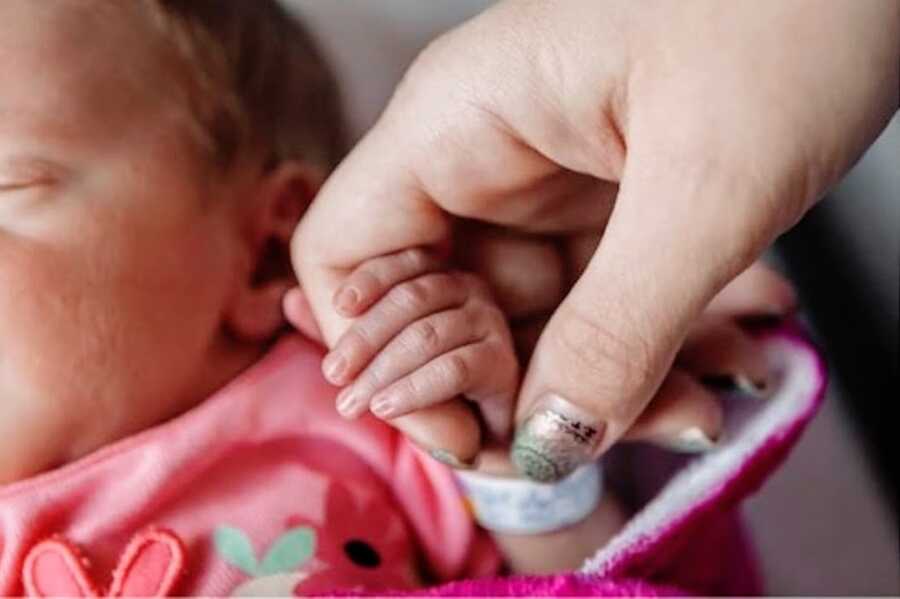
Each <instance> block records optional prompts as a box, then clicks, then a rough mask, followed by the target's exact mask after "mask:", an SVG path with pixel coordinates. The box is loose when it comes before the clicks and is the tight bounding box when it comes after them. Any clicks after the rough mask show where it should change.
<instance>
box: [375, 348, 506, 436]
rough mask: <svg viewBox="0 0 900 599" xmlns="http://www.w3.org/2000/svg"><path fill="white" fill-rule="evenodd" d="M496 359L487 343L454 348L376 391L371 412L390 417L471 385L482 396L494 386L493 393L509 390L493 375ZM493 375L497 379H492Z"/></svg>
mask: <svg viewBox="0 0 900 599" xmlns="http://www.w3.org/2000/svg"><path fill="white" fill-rule="evenodd" d="M496 362H497V352H496V351H494V348H493V347H492V346H491V344H490V343H487V342H480V343H473V344H469V345H466V346H463V347H461V348H458V349H456V350H454V351H452V352H449V353H446V354H444V355H442V356H440V357H438V358H436V359H434V360H432V361H431V362H429V363H428V364H426V365H425V366H423V367H422V368H420V369H418V370H416V371H415V372H413V373H412V374H410V375H409V376H407V377H404V378H403V379H401V380H399V381H397V382H396V383H394V384H393V385H390V386H389V387H387V388H386V389H384V390H382V391H380V392H378V393H377V394H376V395H375V396H374V397H373V398H372V412H373V413H374V414H375V415H376V416H378V417H379V418H384V419H390V418H396V417H397V416H401V415H403V414H407V413H409V412H412V411H414V410H418V409H421V408H424V407H426V406H430V405H433V404H436V403H440V402H443V401H447V400H448V399H451V398H453V397H456V396H458V395H465V394H466V393H467V392H468V391H469V390H470V389H473V388H477V389H478V390H479V393H480V394H481V395H482V396H483V397H485V398H487V397H489V396H490V395H492V392H493V391H495V390H496V393H497V394H499V393H500V392H502V391H504V390H509V387H510V385H508V384H506V383H507V381H502V380H499V377H496V376H495V375H496V374H497V373H498V372H500V369H498V364H496ZM495 378H497V379H498V380H496V381H495V380H494V379H495ZM495 383H496V384H495ZM513 386H514V383H513ZM512 391H513V392H514V388H513V389H512ZM508 403H511V402H508ZM511 409H512V408H511V406H510V407H509V410H510V412H509V414H508V416H507V419H509V418H510V416H511Z"/></svg>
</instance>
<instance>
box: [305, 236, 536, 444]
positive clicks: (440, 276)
mask: <svg viewBox="0 0 900 599" xmlns="http://www.w3.org/2000/svg"><path fill="white" fill-rule="evenodd" d="M440 267H441V264H440V262H439V261H438V260H437V259H436V258H434V257H433V256H431V255H429V254H428V253H426V252H425V251H423V250H420V249H413V250H405V251H402V252H398V253H396V254H390V255H386V256H380V257H377V258H373V259H371V260H368V261H367V262H364V263H363V264H362V265H360V266H359V267H358V268H356V270H354V271H353V272H352V273H351V274H350V275H349V276H348V277H347V279H346V280H345V281H344V283H343V284H342V285H341V287H340V288H338V290H337V292H336V293H335V299H334V303H335V308H336V309H337V310H338V312H340V313H341V314H342V315H343V316H345V317H348V318H355V321H354V322H353V324H352V325H351V326H350V328H349V329H347V331H346V332H345V333H344V334H343V335H342V336H341V337H340V339H339V340H338V341H337V343H336V344H335V346H334V348H333V349H332V350H331V352H330V353H329V354H328V355H327V356H326V357H325V360H324V361H323V363H322V370H323V373H324V374H325V377H326V378H327V379H328V380H329V381H330V382H331V383H332V384H334V385H339V386H343V385H347V387H346V388H345V389H344V390H343V391H342V392H341V393H340V395H338V398H337V408H338V410H339V411H340V413H341V414H342V415H344V416H345V417H348V418H354V417H357V416H359V415H361V414H363V413H364V412H365V411H366V410H371V411H372V412H373V413H374V414H375V415H376V416H378V417H379V418H383V419H386V420H390V419H394V418H397V417H399V416H403V415H405V414H408V413H410V412H413V411H415V410H420V409H422V408H427V407H429V406H434V405H436V404H439V403H442V402H445V401H448V400H451V399H453V398H455V397H457V396H463V397H465V398H466V399H469V400H471V401H473V402H475V403H477V404H478V406H479V408H480V410H481V414H482V417H483V421H484V424H485V425H486V428H487V431H488V432H489V433H490V434H491V435H492V436H493V437H494V438H495V439H505V438H507V437H508V435H509V432H510V428H511V426H512V412H513V403H514V400H515V396H516V392H517V390H518V385H519V366H518V361H517V359H516V355H515V351H514V348H513V341H512V336H511V334H510V332H509V327H508V325H507V322H506V318H505V316H504V314H503V313H502V312H501V311H500V309H499V308H498V307H497V305H496V304H495V303H494V301H493V299H492V297H491V295H490V292H489V290H488V287H487V285H486V284H484V283H483V282H482V281H481V280H480V279H479V278H478V277H476V276H475V275H472V274H468V273H463V272H449V271H441V270H440Z"/></svg>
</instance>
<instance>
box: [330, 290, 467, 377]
mask: <svg viewBox="0 0 900 599" xmlns="http://www.w3.org/2000/svg"><path fill="white" fill-rule="evenodd" d="M454 276H455V275H452V274H444V273H439V274H431V275H425V276H423V277H419V278H417V279H415V280H413V281H408V282H406V283H401V284H400V285H398V286H396V287H394V288H393V289H391V290H390V291H389V292H388V293H387V294H386V295H385V296H384V297H383V298H381V299H380V300H379V301H378V303H376V304H375V305H374V306H372V308H370V309H369V310H368V311H367V312H366V313H365V314H363V315H362V316H361V317H359V318H358V319H357V320H356V322H354V323H353V324H352V325H351V327H350V328H349V329H348V330H347V331H346V332H345V333H344V334H343V335H342V336H341V338H340V339H338V342H337V343H336V344H335V346H334V348H333V349H332V350H331V352H330V353H329V354H328V355H327V356H326V357H325V360H324V361H323V363H322V371H323V373H324V374H325V377H326V378H327V379H328V380H329V382H331V383H332V384H335V385H343V384H346V383H347V382H349V381H351V380H353V377H355V376H356V375H357V374H358V373H359V372H360V371H361V370H362V369H363V368H365V367H366V365H368V364H369V362H370V361H371V360H372V359H373V358H374V357H375V355H376V354H377V353H378V352H379V351H381V349H382V348H383V347H384V346H385V345H387V343H388V342H389V341H390V340H391V339H393V338H394V337H395V336H396V335H397V334H398V333H399V332H400V331H402V330H404V329H405V328H406V327H407V326H409V325H410V324H411V323H413V322H415V321H417V320H419V319H421V318H424V317H426V316H428V315H430V314H434V313H435V312H440V311H442V310H446V309H448V308H453V307H456V306H459V305H461V304H463V303H464V302H465V301H466V299H467V298H468V293H469V292H468V289H467V288H466V287H465V286H462V285H459V283H458V281H457V280H456V279H455V278H454Z"/></svg>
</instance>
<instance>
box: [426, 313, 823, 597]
mask: <svg viewBox="0 0 900 599" xmlns="http://www.w3.org/2000/svg"><path fill="white" fill-rule="evenodd" d="M758 335H759V337H760V339H761V340H762V341H763V345H764V348H765V349H764V351H765V354H766V356H767V358H768V359H769V361H770V363H771V364H772V367H773V368H774V369H776V370H777V372H778V373H779V382H778V386H777V389H776V391H775V392H774V394H773V395H772V396H771V397H770V398H768V399H766V400H753V399H749V398H747V397H746V396H743V397H738V396H734V397H726V398H725V399H724V401H725V404H726V413H727V416H726V434H725V436H724V437H723V442H722V443H721V446H720V447H718V448H717V449H715V450H713V451H712V452H710V453H707V454H704V455H702V456H699V457H696V458H693V459H690V460H685V459H684V458H680V459H679V461H678V462H677V463H676V462H673V460H674V458H672V457H671V456H665V455H664V454H662V453H661V452H657V453H656V454H655V455H654V454H653V450H650V449H645V450H643V451H644V454H643V455H641V456H640V460H642V461H638V460H636V459H632V460H631V462H630V463H631V464H634V463H640V464H641V472H640V475H641V476H640V478H641V479H647V480H643V481H642V484H643V485H644V486H645V487H646V488H645V489H644V491H643V493H644V495H645V497H644V498H643V499H642V503H643V507H642V508H640V509H639V510H638V511H637V513H635V514H634V516H633V517H632V518H631V520H630V521H629V522H628V524H627V525H626V526H625V527H624V528H623V529H622V530H621V531H620V532H619V533H618V534H617V535H616V536H615V537H614V538H613V539H612V540H611V541H610V542H609V543H607V544H606V545H605V546H604V547H601V548H599V549H598V551H597V553H596V554H595V555H594V556H593V557H592V558H591V559H589V560H587V562H585V564H584V566H583V567H582V568H581V570H580V571H578V572H573V573H569V574H562V575H556V576H545V577H507V578H494V579H485V580H466V581H459V582H453V583H450V584H446V585H443V586H440V587H436V588H432V589H426V590H424V591H420V592H418V593H417V594H419V595H429V596H461V595H468V596H485V595H493V596H506V595H530V596H534V595H543V596H547V595H555V596H562V595H566V596H634V595H639V596H662V595H685V594H700V595H736V594H737V595H755V594H759V593H761V592H762V587H761V584H760V579H759V576H758V575H757V571H756V568H755V562H754V558H753V553H752V550H751V549H750V546H749V545H748V544H747V542H746V540H745V537H744V535H743V533H742V530H741V526H740V523H739V517H738V508H739V506H740V503H741V502H742V500H744V499H745V498H746V497H748V496H749V495H751V494H752V493H754V492H755V491H756V490H757V489H758V488H759V487H760V485H762V483H763V482H764V481H765V480H766V478H767V477H768V476H769V475H770V474H771V473H772V472H773V471H774V470H775V469H776V468H777V467H778V466H779V464H780V463H781V462H782V461H783V460H784V459H785V457H786V456H787V454H788V452H789V451H790V449H791V448H792V447H793V445H794V443H795V442H796V441H797V439H798V438H799V436H800V434H801V432H802V431H803V429H804V427H805V426H806V424H807V423H808V422H809V421H810V419H811V418H812V417H813V415H814V414H815V412H816V409H817V408H818V406H819V404H820V402H821V400H822V397H823V395H824V390H825V382H826V374H825V368H824V365H823V362H822V360H821V358H820V357H819V355H818V353H817V352H816V351H815V349H814V348H813V347H812V345H811V344H810V343H809V342H808V341H807V340H806V338H805V337H804V336H803V335H802V333H801V332H800V331H799V330H798V329H797V328H796V327H794V326H786V327H782V328H779V329H777V330H771V329H770V330H761V331H759V332H758ZM673 464H674V466H673ZM645 465H646V467H645ZM653 479H656V480H655V481H654V480H653Z"/></svg>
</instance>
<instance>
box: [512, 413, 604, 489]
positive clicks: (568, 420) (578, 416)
mask: <svg viewBox="0 0 900 599" xmlns="http://www.w3.org/2000/svg"><path fill="white" fill-rule="evenodd" d="M538 405H539V406H540V407H539V408H538V410H537V411H536V412H534V413H533V414H532V415H531V416H530V417H529V418H528V419H527V420H525V422H523V423H522V426H520V427H519V429H518V431H516V438H515V440H514V441H513V446H512V455H511V458H512V461H513V464H514V465H515V466H516V468H518V470H519V472H521V473H522V474H523V475H524V476H526V477H528V478H530V479H532V480H535V481H538V482H555V481H558V480H561V479H563V478H565V477H566V476H568V475H569V474H571V473H572V472H574V471H575V469H576V468H578V467H579V466H581V465H582V464H585V463H587V462H589V461H591V460H593V459H595V457H596V455H595V454H596V452H597V449H598V448H599V447H600V442H601V441H602V440H603V433H604V431H605V429H606V426H605V424H603V423H599V422H597V421H596V420H595V419H593V418H591V417H590V416H588V415H587V414H585V413H584V411H583V410H580V409H578V408H576V407H575V406H573V405H572V404H571V403H570V402H569V401H567V400H565V399H563V398H562V397H560V396H558V395H547V396H545V397H543V398H542V399H541V400H539V402H538Z"/></svg>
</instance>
